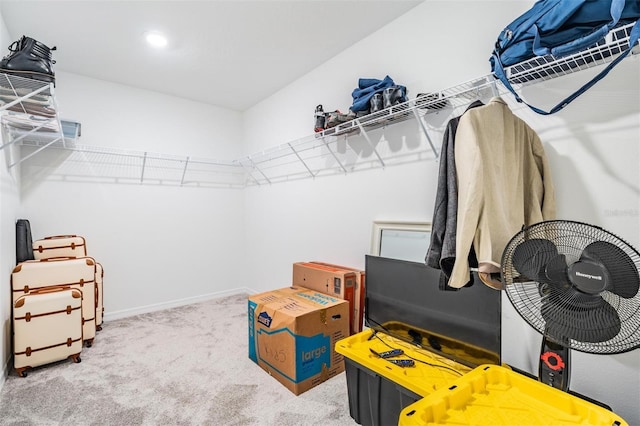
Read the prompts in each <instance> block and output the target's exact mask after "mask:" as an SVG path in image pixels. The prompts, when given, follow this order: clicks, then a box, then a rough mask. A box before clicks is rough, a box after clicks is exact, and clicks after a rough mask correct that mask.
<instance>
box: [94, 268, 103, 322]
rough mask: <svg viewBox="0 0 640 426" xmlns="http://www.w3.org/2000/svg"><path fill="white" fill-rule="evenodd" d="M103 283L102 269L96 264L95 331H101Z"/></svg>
mask: <svg viewBox="0 0 640 426" xmlns="http://www.w3.org/2000/svg"><path fill="white" fill-rule="evenodd" d="M103 281H104V269H103V268H102V264H101V263H100V262H96V330H102V319H103V317H104V298H103V289H104V286H103V285H102V282H103Z"/></svg>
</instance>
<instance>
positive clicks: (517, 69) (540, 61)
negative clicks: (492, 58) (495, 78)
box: [506, 22, 640, 86]
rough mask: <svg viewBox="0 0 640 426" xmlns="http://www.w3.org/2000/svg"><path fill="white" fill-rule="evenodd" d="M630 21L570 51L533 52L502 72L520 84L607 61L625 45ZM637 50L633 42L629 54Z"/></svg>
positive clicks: (632, 23)
mask: <svg viewBox="0 0 640 426" xmlns="http://www.w3.org/2000/svg"><path fill="white" fill-rule="evenodd" d="M634 24H635V22H631V23H627V24H624V25H620V26H618V27H616V28H613V29H612V30H611V31H609V33H608V34H607V35H606V36H605V38H604V40H601V41H600V42H598V43H596V44H595V45H593V46H591V47H589V48H587V49H584V50H582V51H580V52H578V53H575V54H573V55H567V56H563V57H554V56H552V55H546V56H537V57H535V58H531V59H529V60H527V61H524V62H520V63H519V64H515V65H512V66H511V67H508V68H507V69H506V76H507V78H508V79H509V82H510V83H511V84H517V85H521V86H524V85H527V84H530V83H535V82H539V81H545V80H549V79H552V78H556V77H560V76H563V75H568V74H572V73H574V72H577V71H581V70H586V69H589V68H592V67H595V66H597V65H602V64H606V63H609V62H611V61H613V60H614V59H615V58H616V56H617V55H619V54H620V53H622V52H623V51H625V50H627V49H628V48H629V36H630V33H631V28H633V25H634ZM638 50H640V47H639V46H638V45H637V44H636V45H635V46H634V48H633V50H632V54H637V53H638Z"/></svg>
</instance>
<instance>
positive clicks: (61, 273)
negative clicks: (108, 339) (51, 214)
mask: <svg viewBox="0 0 640 426" xmlns="http://www.w3.org/2000/svg"><path fill="white" fill-rule="evenodd" d="M95 275H96V261H95V260H94V259H93V258H91V257H80V258H69V257H64V258H52V259H41V260H27V261H24V262H22V263H19V264H18V265H17V266H16V267H15V268H13V272H12V274H11V288H12V292H13V301H14V302H15V301H16V300H17V299H18V298H19V297H20V296H24V295H26V294H29V293H30V292H32V291H34V290H38V289H41V288H46V287H64V288H77V289H78V290H80V291H82V318H83V331H82V334H83V339H84V341H85V342H86V343H87V346H89V347H90V346H91V345H92V344H93V339H94V338H95V336H96V299H97V297H96V283H95Z"/></svg>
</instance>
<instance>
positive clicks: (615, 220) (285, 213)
mask: <svg viewBox="0 0 640 426" xmlns="http://www.w3.org/2000/svg"><path fill="white" fill-rule="evenodd" d="M532 4H533V1H521V2H515V1H511V2H509V1H448V2H445V1H427V2H425V3H424V4H422V5H420V6H418V7H417V8H415V9H413V10H412V11H410V12H409V13H408V14H406V15H404V16H403V17H401V18H399V19H397V20H396V21H394V22H393V23H391V24H390V25H388V26H386V27H384V28H381V29H380V30H379V31H378V32H377V33H375V34H373V35H372V36H370V37H367V38H366V39H364V40H362V41H360V42H359V43H357V44H355V45H354V46H353V47H351V48H350V49H348V50H346V51H344V52H343V53H341V54H340V55H338V56H336V57H335V58H333V59H332V60H330V61H328V62H327V63H325V64H323V65H322V66H320V67H318V68H317V69H315V70H314V71H313V72H311V73H309V74H308V75H306V76H304V77H303V78H300V79H299V80H297V81H295V82H293V83H292V84H291V85H289V86H287V87H286V88H284V89H283V90H281V91H280V92H278V93H276V94H275V95H273V96H272V97H270V98H269V99H267V100H265V101H263V102H262V103H260V104H258V105H256V106H255V107H254V108H252V109H250V110H249V111H247V112H246V113H245V126H244V131H245V138H246V143H245V146H246V147H247V153H252V152H256V151H258V150H261V149H264V148H267V147H269V146H273V145H277V144H281V143H284V142H287V141H290V140H295V139H297V138H301V137H304V136H306V135H308V134H309V133H310V132H311V128H312V123H313V119H312V115H313V110H314V107H315V105H316V104H318V103H322V104H324V106H325V110H333V109H341V110H343V111H345V110H346V109H347V108H348V107H349V105H350V104H351V96H350V94H351V91H352V90H353V88H355V87H356V84H357V79H358V78H359V77H372V78H383V77H384V76H385V75H386V74H388V75H390V76H391V77H392V78H393V79H394V80H395V81H396V82H397V83H400V84H405V85H406V86H407V87H408V89H409V91H410V95H411V96H415V95H416V94H417V93H419V92H428V91H433V90H438V89H443V88H447V87H450V86H453V85H456V84H458V83H462V82H466V81H468V80H471V79H473V78H475V77H480V76H482V75H485V74H488V73H489V72H490V65H489V62H488V57H489V55H490V52H491V49H492V46H493V43H494V42H495V38H496V36H497V35H498V34H499V32H500V31H501V30H502V29H503V27H504V26H505V25H506V24H507V23H509V22H510V21H511V20H513V19H514V18H515V17H517V16H519V15H520V14H521V13H522V12H524V11H525V10H527V9H528V8H529V7H530V6H531V5H532ZM639 62H640V60H639V58H637V57H635V58H631V59H628V60H627V61H626V62H625V63H623V64H622V65H621V66H620V67H618V68H617V69H616V70H614V71H613V72H612V73H611V74H610V75H609V76H608V77H607V79H606V80H605V81H603V82H601V83H599V84H598V85H597V86H596V87H595V88H593V89H591V90H590V91H589V92H587V93H586V94H585V95H583V96H582V97H581V98H579V99H578V100H577V101H576V102H575V103H574V104H572V105H570V106H569V107H568V108H567V109H566V110H564V111H563V112H561V113H559V114H557V115H554V116H552V117H542V116H537V115H536V114H534V113H531V112H530V111H528V110H526V109H523V108H522V107H520V106H518V105H515V104H514V103H513V102H512V98H511V97H510V96H507V95H505V96H504V98H505V99H506V100H507V101H509V102H510V103H511V104H512V107H513V110H514V111H515V112H516V114H518V115H520V116H522V117H523V118H524V119H525V120H526V121H527V122H529V123H530V124H531V125H532V127H534V128H535V129H536V130H537V131H538V133H539V134H540V136H541V138H542V139H543V141H544V142H545V147H546V149H547V154H548V156H549V159H550V162H551V165H552V169H553V173H554V183H555V186H556V189H557V204H558V217H559V218H562V219H573V220H581V221H584V222H587V223H592V224H595V225H599V226H601V227H603V228H605V229H607V230H609V231H611V232H614V233H616V234H618V235H620V236H621V237H623V238H624V239H626V240H627V241H628V242H629V243H631V244H632V245H634V246H635V247H640V221H639V220H638V218H639V216H640V209H639V208H638V206H639V205H640V171H639V168H638V164H639V163H640V161H639V160H640V152H639V150H640V147H639V142H638V141H639V138H638V136H639V135H640V95H639V93H640V88H639V84H640V82H639V81H638V78H637V76H638V75H639V68H640V66H639ZM591 74H592V72H591V71H587V72H584V73H579V74H577V75H574V76H572V77H569V78H562V79H558V80H555V81H554V82H551V83H548V84H545V85H536V86H535V87H534V88H532V89H529V90H527V96H529V98H530V99H532V100H536V101H539V102H541V103H542V104H543V106H547V107H548V106H552V105H551V104H549V102H550V100H552V99H557V100H558V101H559V100H560V99H561V98H562V96H563V95H565V96H566V95H568V92H567V90H566V89H567V87H575V86H576V85H577V84H579V82H581V81H582V82H583V81H586V80H587V78H588V76H590V75H591ZM435 134H437V132H436V133H435ZM378 137H379V136H378ZM411 137H415V134H414V133H411V132H408V135H407V143H408V142H409V141H410V138H411ZM436 137H437V136H436ZM438 140H441V139H438ZM436 179H437V164H436V162H435V161H425V162H420V163H413V164H410V165H405V166H402V167H397V168H396V167H387V168H386V169H384V170H383V169H379V170H375V171H370V172H362V173H355V174H352V175H347V176H335V177H328V178H317V179H315V180H307V181H299V182H288V183H279V184H274V185H270V186H263V187H251V188H248V189H246V190H245V196H246V204H245V207H246V211H245V217H246V230H247V258H248V259H250V260H251V262H252V266H253V267H252V268H251V269H250V273H249V275H248V277H247V278H248V279H249V281H248V283H247V286H248V287H251V288H253V289H255V290H266V289H269V288H273V287H277V286H283V285H286V284H288V283H289V282H290V279H291V277H290V275H291V263H292V262H295V261H303V260H326V261H331V262H336V263H343V264H349V265H352V266H356V267H363V266H364V254H365V253H367V252H368V250H369V243H370V238H371V223H372V221H373V220H388V221H394V220H395V221H430V220H431V218H432V213H433V203H434V194H435V183H436ZM540 340H541V336H540V335H539V334H538V333H536V332H535V331H533V330H532V329H531V327H529V326H528V325H527V324H525V323H524V321H523V320H522V319H520V317H519V315H518V314H517V313H516V312H515V311H514V310H513V308H512V307H511V304H510V302H509V301H508V299H507V298H506V297H505V298H504V303H503V359H504V361H505V362H507V363H510V364H512V365H514V366H515V367H518V368H522V369H525V370H527V371H529V372H531V373H534V374H537V360H536V359H537V356H539V351H540ZM572 355H573V367H572V369H573V372H572V386H571V388H572V389H573V390H575V391H577V392H581V393H583V394H585V395H588V396H590V397H592V398H595V399H598V400H601V401H603V402H605V403H608V404H610V405H611V406H612V407H613V408H614V410H615V411H616V412H617V413H619V414H620V415H621V416H623V417H624V418H625V419H626V420H627V421H628V422H629V424H640V408H639V406H638V398H637V396H638V394H639V391H640V356H638V350H635V351H633V352H630V353H626V354H621V355H613V356H602V355H589V354H583V353H577V352H576V351H574V353H573V354H572Z"/></svg>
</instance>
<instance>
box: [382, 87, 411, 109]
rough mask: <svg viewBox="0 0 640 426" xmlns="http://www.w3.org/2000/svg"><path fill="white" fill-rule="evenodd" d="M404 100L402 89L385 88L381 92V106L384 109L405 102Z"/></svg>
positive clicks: (405, 98)
mask: <svg viewBox="0 0 640 426" xmlns="http://www.w3.org/2000/svg"><path fill="white" fill-rule="evenodd" d="M406 100H407V97H406V96H405V91H404V88H403V87H401V86H391V87H387V88H386V89H384V91H383V92H382V106H383V108H384V109H387V108H390V107H392V106H394V105H398V104H401V103H403V102H406Z"/></svg>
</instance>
